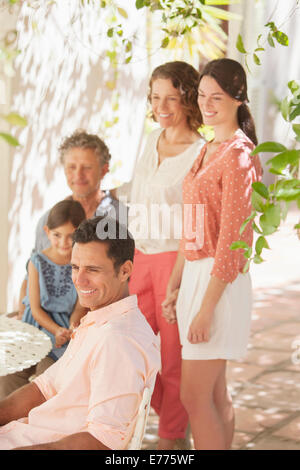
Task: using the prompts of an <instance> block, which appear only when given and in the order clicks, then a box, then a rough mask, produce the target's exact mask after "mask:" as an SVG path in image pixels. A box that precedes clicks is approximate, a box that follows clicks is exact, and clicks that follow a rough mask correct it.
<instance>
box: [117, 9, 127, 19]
mask: <svg viewBox="0 0 300 470" xmlns="http://www.w3.org/2000/svg"><path fill="white" fill-rule="evenodd" d="M117 10H118V12H119V13H120V15H121V16H123V18H126V19H127V18H128V14H127V11H126V10H124V8H121V7H117Z"/></svg>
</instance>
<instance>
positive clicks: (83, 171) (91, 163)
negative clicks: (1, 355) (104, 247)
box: [18, 130, 126, 318]
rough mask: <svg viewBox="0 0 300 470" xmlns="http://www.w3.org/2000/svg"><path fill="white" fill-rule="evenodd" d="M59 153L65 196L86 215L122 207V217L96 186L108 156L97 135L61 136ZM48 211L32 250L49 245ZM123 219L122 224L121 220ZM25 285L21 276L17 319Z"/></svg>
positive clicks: (113, 201) (113, 214)
mask: <svg viewBox="0 0 300 470" xmlns="http://www.w3.org/2000/svg"><path fill="white" fill-rule="evenodd" d="M59 153H60V161H61V163H62V164H63V167H64V172H65V176H66V180H67V184H68V186H69V188H70V190H71V191H72V194H71V195H70V196H68V197H69V198H71V199H74V200H75V201H79V202H80V203H81V205H82V207H83V209H84V211H85V214H86V217H87V218H90V217H92V216H93V215H107V214H109V215H110V216H111V217H115V218H120V216H121V217H122V214H121V212H122V210H123V212H124V216H125V218H126V209H125V206H123V205H121V204H119V202H118V201H117V200H116V199H114V198H113V197H112V195H111V194H110V191H102V190H101V187H100V186H101V181H102V179H103V178H104V176H105V175H106V173H107V172H108V171H109V161H110V159H111V155H110V153H109V149H108V148H107V146H106V144H105V143H104V142H103V140H101V139H100V138H99V137H98V136H97V135H93V134H88V133H87V132H85V131H83V130H77V131H75V132H74V133H73V134H72V135H71V136H70V137H66V138H65V139H63V141H62V143H61V145H60V147H59ZM48 214H49V210H48V211H47V212H46V213H45V214H43V215H42V217H41V218H40V220H39V221H38V224H37V228H36V237H35V247H34V249H35V250H36V251H42V250H44V249H45V248H48V246H49V239H48V237H47V235H46V233H45V231H44V226H45V225H46V223H47V218H48ZM121 220H122V219H121ZM123 221H124V223H125V220H124V219H123ZM26 287H27V281H26V279H24V281H23V283H22V286H21V290H20V296H19V299H20V301H19V316H18V317H19V318H22V314H23V311H24V305H23V304H22V300H23V298H24V297H25V295H26Z"/></svg>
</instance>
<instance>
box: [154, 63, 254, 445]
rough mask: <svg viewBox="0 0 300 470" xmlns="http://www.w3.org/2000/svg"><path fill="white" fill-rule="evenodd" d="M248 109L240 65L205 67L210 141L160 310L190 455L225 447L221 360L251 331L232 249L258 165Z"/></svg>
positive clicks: (245, 287) (240, 348) (247, 284)
mask: <svg viewBox="0 0 300 470" xmlns="http://www.w3.org/2000/svg"><path fill="white" fill-rule="evenodd" d="M247 102H248V98H247V81H246V74H245V71H244V69H243V67H242V66H241V65H240V64H239V63H238V62H236V61H234V60H231V59H218V60H213V61H211V62H209V63H208V64H207V65H206V67H205V68H204V70H203V72H202V73H201V76H200V81H199V88H198V104H199V108H200V111H201V114H202V117H203V121H204V123H205V124H207V125H209V126H213V128H214V139H213V140H212V141H210V142H208V143H207V144H206V145H205V146H204V147H202V149H201V151H200V154H199V156H198V158H197V159H196V160H195V163H194V165H193V166H192V168H191V170H190V172H189V173H188V174H187V176H186V177H185V179H184V182H183V203H184V223H183V237H182V241H181V249H180V251H179V254H178V257H177V261H176V264H175V267H174V270H173V272H172V275H171V278H170V280H169V284H168V290H167V298H166V300H165V301H164V303H163V309H164V315H165V317H166V318H167V319H168V320H169V321H170V322H172V321H174V316H175V314H177V322H178V327H179V332H180V341H181V344H182V375H181V399H182V402H183V404H184V406H185V408H186V410H187V412H188V415H189V419H190V423H191V428H192V433H193V438H194V445H195V448H196V449H229V448H230V446H231V442H232V438H233V432H234V413H233V407H232V401H231V398H230V395H229V393H228V390H227V386H226V360H228V359H231V360H232V359H239V358H240V357H242V356H243V355H244V354H245V353H246V349H247V342H248V337H249V331H250V316H251V280H250V276H249V273H247V274H242V271H243V268H244V265H245V263H246V258H245V257H244V256H243V251H242V250H236V251H232V250H230V245H231V243H232V242H233V241H237V240H239V239H240V235H239V229H240V227H241V225H242V223H243V221H244V220H245V219H246V218H247V217H248V216H249V215H250V213H251V192H252V183H253V182H254V181H257V180H259V179H260V177H261V174H262V170H261V166H260V162H259V158H258V157H257V156H255V157H252V156H251V151H252V150H253V148H254V147H255V145H257V139H256V134H255V126H254V123H253V119H252V117H251V114H250V111H249V109H248V106H247ZM252 238H253V233H252V228H251V227H250V224H249V226H248V228H247V230H245V232H244V233H243V240H245V241H246V242H247V243H248V244H249V245H251V243H252ZM179 287H180V289H179ZM178 290H179V294H178ZM177 295H178V298H177ZM176 298H177V303H176V309H175V302H176Z"/></svg>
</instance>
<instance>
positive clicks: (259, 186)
mask: <svg viewBox="0 0 300 470" xmlns="http://www.w3.org/2000/svg"><path fill="white" fill-rule="evenodd" d="M252 188H253V189H254V191H256V192H257V193H258V194H260V196H262V197H264V198H265V199H269V190H268V188H267V186H266V185H264V184H263V183H261V182H260V181H257V182H255V183H253V184H252Z"/></svg>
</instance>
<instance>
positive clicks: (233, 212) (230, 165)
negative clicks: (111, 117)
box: [180, 129, 262, 282]
mask: <svg viewBox="0 0 300 470" xmlns="http://www.w3.org/2000/svg"><path fill="white" fill-rule="evenodd" d="M253 148H254V145H253V143H252V142H251V141H250V140H249V139H248V137H247V136H246V135H245V134H244V133H243V131H242V130H241V129H239V130H238V131H237V132H236V133H235V134H234V136H233V137H232V138H231V139H229V140H227V141H225V142H223V143H222V144H220V145H219V147H218V148H217V150H216V152H215V153H214V154H212V155H211V156H210V158H209V160H208V162H207V163H206V164H205V165H204V166H202V165H201V164H202V160H203V158H204V155H205V153H206V149H207V145H205V146H204V147H202V149H201V152H200V154H199V156H198V158H197V159H196V161H195V163H194V165H193V166H192V168H191V170H190V171H189V173H188V174H187V175H186V177H185V179H184V181H183V203H184V208H185V209H186V207H187V205H189V206H190V207H192V210H184V214H185V215H186V214H190V216H189V219H190V220H189V221H187V220H184V221H183V238H182V241H181V245H180V249H181V251H183V253H184V255H185V258H186V259H188V260H189V261H193V260H197V259H202V258H207V257H213V258H214V259H215V262H214V265H213V268H212V272H211V274H212V275H214V276H216V277H218V278H219V279H221V280H222V281H225V282H233V281H234V279H235V278H236V277H237V275H238V273H239V272H242V271H243V268H244V266H245V263H246V258H245V257H244V255H243V250H234V251H232V250H230V248H229V247H230V245H231V243H232V242H234V241H237V240H240V239H241V237H240V234H239V230H240V227H241V225H242V223H243V222H244V220H245V219H246V218H247V217H248V216H249V215H250V214H251V210H252V206H251V194H252V186H251V185H252V183H253V182H255V181H258V180H260V179H261V176H262V168H261V165H260V161H259V157H258V156H253V157H251V156H250V153H251V151H252V150H253ZM197 205H202V206H201V207H202V212H201V211H200V210H198V211H197ZM198 208H199V207H198ZM200 213H201V220H199V214H200ZM188 225H189V226H190V227H192V229H190V230H189V233H188V234H187V233H186V231H185V228H186V227H187V226H188ZM199 230H200V231H201V237H199ZM191 234H192V237H191ZM197 234H198V237H197ZM199 239H200V240H202V243H201V245H199ZM242 240H244V241H245V242H246V243H248V244H249V245H250V246H251V245H252V241H253V230H252V227H251V224H248V226H247V228H246V230H245V231H244V232H243V235H242Z"/></svg>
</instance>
